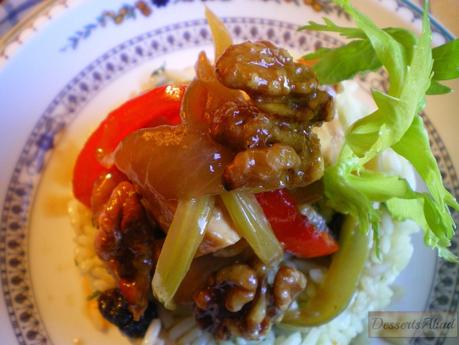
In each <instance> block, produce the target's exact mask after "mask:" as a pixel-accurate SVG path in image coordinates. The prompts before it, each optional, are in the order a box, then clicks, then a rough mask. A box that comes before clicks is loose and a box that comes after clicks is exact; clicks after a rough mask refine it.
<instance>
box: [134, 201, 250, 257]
mask: <svg viewBox="0 0 459 345" xmlns="http://www.w3.org/2000/svg"><path fill="white" fill-rule="evenodd" d="M142 194H143V195H144V196H145V197H144V199H143V201H142V202H143V205H144V206H145V208H146V209H147V210H148V212H149V213H150V215H151V216H152V217H153V219H155V220H156V221H157V222H158V223H159V225H160V226H161V228H162V229H163V231H164V232H167V230H168V229H169V226H170V225H171V223H172V219H173V218H174V213H175V209H176V208H177V201H176V200H164V198H161V195H160V194H158V195H154V194H152V193H145V194H144V193H142ZM205 231H206V232H205V235H204V239H203V241H202V242H201V245H200V246H199V248H198V252H197V253H196V256H202V255H206V254H209V253H214V252H216V251H218V250H220V249H223V248H225V247H228V246H231V245H233V244H235V243H236V242H237V241H239V240H240V239H241V237H240V236H239V234H238V233H237V231H236V230H235V228H234V225H233V222H232V220H231V218H230V216H229V214H228V212H226V210H225V208H224V207H223V205H221V204H220V203H219V202H217V203H216V205H215V207H214V208H213V210H212V214H211V217H210V220H209V223H208V224H207V227H206V230H205Z"/></svg>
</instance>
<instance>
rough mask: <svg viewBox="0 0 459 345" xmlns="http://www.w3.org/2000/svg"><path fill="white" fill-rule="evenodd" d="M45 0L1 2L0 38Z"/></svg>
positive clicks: (5, 0) (10, 0)
mask: <svg viewBox="0 0 459 345" xmlns="http://www.w3.org/2000/svg"><path fill="white" fill-rule="evenodd" d="M41 2H44V0H0V36H1V35H4V34H5V33H6V32H7V31H8V30H9V29H11V28H12V27H13V26H14V25H16V24H17V23H18V22H19V21H20V20H21V18H23V17H24V16H25V15H26V14H27V13H28V12H29V11H31V10H32V8H33V7H34V6H35V5H37V4H39V3H41Z"/></svg>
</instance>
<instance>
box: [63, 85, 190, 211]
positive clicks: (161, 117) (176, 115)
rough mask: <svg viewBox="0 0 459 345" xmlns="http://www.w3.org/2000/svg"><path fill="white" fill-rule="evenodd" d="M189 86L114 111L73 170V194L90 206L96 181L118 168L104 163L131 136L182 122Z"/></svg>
mask: <svg viewBox="0 0 459 345" xmlns="http://www.w3.org/2000/svg"><path fill="white" fill-rule="evenodd" d="M185 88H186V85H180V86H174V85H164V86H160V87H157V88H155V89H153V90H151V91H148V92H146V93H144V94H142V95H140V96H138V97H136V98H134V99H131V100H129V101H127V102H126V103H124V104H123V105H121V106H120V107H119V108H117V109H115V110H114V111H112V112H111V113H110V114H109V115H108V116H107V117H106V118H105V119H104V120H103V121H102V123H101V124H100V125H99V127H97V129H96V130H95V131H94V132H93V133H92V134H91V136H90V137H89V139H88V140H87V141H86V144H85V145H84V147H83V149H82V150H81V152H80V154H79V155H78V158H77V160H76V164H75V167H74V170H73V181H72V182H73V194H74V195H75V197H76V198H77V199H78V200H79V201H81V202H82V203H83V204H85V205H86V206H88V207H91V193H92V188H93V185H94V182H95V181H96V179H97V178H98V177H99V176H100V175H102V174H103V173H108V172H110V171H112V170H113V169H115V170H116V167H111V168H110V167H106V166H104V165H102V164H101V158H103V156H104V155H106V154H109V153H111V152H112V151H113V150H114V149H115V148H116V146H117V145H118V144H119V143H120V142H121V140H123V139H124V137H126V136H127V135H128V134H129V133H131V132H133V131H135V130H137V129H140V128H145V127H153V126H158V125H162V124H168V125H175V124H178V123H180V106H181V102H182V98H183V94H184V92H185Z"/></svg>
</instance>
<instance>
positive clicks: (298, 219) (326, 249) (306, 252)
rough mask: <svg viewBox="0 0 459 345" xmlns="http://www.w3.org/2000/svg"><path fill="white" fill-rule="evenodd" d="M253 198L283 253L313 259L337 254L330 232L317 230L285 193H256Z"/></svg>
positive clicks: (336, 246)
mask: <svg viewBox="0 0 459 345" xmlns="http://www.w3.org/2000/svg"><path fill="white" fill-rule="evenodd" d="M256 198H257V200H258V203H259V204H260V206H261V207H262V209H263V212H264V213H265V215H266V218H267V219H268V221H269V223H270V224H271V227H272V229H273V231H274V234H275V235H276V237H277V239H278V240H279V241H280V242H281V243H282V245H283V246H284V248H285V250H286V251H288V252H290V253H292V254H293V255H295V256H297V257H302V258H313V257H318V256H325V255H329V254H332V253H334V252H336V251H337V250H338V244H337V242H336V241H335V239H334V238H333V236H332V235H331V233H330V231H329V230H328V229H326V230H319V229H318V228H317V227H316V226H315V225H314V224H313V223H311V222H310V221H309V219H308V218H307V217H306V216H304V215H303V214H301V213H300V211H299V209H298V205H297V203H296V201H295V199H294V198H293V197H292V196H291V195H290V194H289V193H288V191H287V190H285V189H279V190H275V191H271V192H262V193H258V194H256Z"/></svg>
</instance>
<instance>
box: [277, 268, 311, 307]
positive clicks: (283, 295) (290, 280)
mask: <svg viewBox="0 0 459 345" xmlns="http://www.w3.org/2000/svg"><path fill="white" fill-rule="evenodd" d="M305 288H306V278H305V276H304V274H303V273H301V272H300V271H298V270H296V269H294V268H291V267H288V266H282V267H281V268H280V269H279V271H277V274H276V278H275V279H274V287H273V294H274V303H275V304H276V306H277V307H278V308H279V309H280V310H282V311H285V310H287V309H288V307H289V306H290V304H291V303H292V302H293V301H294V299H295V298H296V297H297V296H298V294H299V293H300V292H301V291H303V290H304V289H305Z"/></svg>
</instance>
